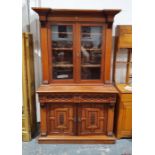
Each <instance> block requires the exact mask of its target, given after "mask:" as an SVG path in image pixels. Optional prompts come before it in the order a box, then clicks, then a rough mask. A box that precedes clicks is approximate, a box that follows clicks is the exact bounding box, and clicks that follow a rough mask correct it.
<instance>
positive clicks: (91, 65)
mask: <svg viewBox="0 0 155 155" xmlns="http://www.w3.org/2000/svg"><path fill="white" fill-rule="evenodd" d="M81 66H82V67H95V68H96V67H101V65H100V64H83V65H81Z"/></svg>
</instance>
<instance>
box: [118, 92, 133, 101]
mask: <svg viewBox="0 0 155 155" xmlns="http://www.w3.org/2000/svg"><path fill="white" fill-rule="evenodd" d="M121 101H122V102H126V101H127V102H132V94H121Z"/></svg>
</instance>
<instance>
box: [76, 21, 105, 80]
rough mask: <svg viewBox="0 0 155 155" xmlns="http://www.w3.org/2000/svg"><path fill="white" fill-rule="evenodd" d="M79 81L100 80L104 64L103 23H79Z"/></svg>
mask: <svg viewBox="0 0 155 155" xmlns="http://www.w3.org/2000/svg"><path fill="white" fill-rule="evenodd" d="M79 51H80V60H79V61H80V68H79V70H80V82H102V81H103V78H102V77H103V72H104V70H103V65H104V62H103V61H104V59H103V55H104V28H103V25H97V24H96V25H95V24H94V25H93V24H81V25H80V49H79Z"/></svg>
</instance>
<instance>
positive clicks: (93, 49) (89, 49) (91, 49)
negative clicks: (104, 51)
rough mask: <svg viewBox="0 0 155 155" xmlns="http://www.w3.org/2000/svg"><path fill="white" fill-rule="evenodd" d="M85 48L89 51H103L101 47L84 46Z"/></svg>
mask: <svg viewBox="0 0 155 155" xmlns="http://www.w3.org/2000/svg"><path fill="white" fill-rule="evenodd" d="M84 49H85V50H88V51H101V49H100V48H84Z"/></svg>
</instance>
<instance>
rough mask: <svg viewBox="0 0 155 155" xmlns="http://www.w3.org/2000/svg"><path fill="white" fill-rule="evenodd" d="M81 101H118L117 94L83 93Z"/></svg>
mask: <svg viewBox="0 0 155 155" xmlns="http://www.w3.org/2000/svg"><path fill="white" fill-rule="evenodd" d="M80 102H88V103H110V102H116V95H115V94H114V95H113V94H82V95H81V96H80Z"/></svg>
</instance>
